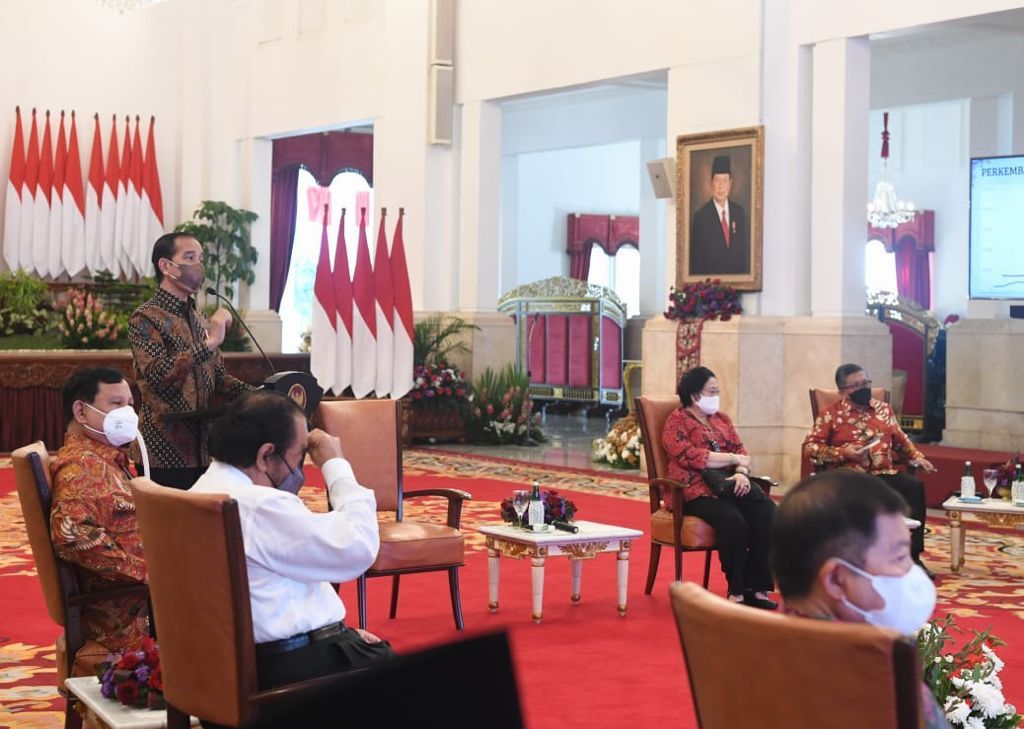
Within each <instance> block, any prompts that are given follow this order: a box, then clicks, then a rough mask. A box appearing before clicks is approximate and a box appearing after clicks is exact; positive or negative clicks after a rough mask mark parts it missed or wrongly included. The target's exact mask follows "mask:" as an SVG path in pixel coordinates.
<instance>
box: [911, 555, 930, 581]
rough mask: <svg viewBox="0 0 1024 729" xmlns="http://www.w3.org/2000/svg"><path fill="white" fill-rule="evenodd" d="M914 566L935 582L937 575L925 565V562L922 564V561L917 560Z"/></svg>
mask: <svg viewBox="0 0 1024 729" xmlns="http://www.w3.org/2000/svg"><path fill="white" fill-rule="evenodd" d="M914 564H916V565H917V566H918V567H920V568H921V569H923V570H924V573H925V574H926V575H928V579H929V580H931V581H932V582H935V573H934V572H932V571H931V570H930V569H928V567H927V565H925V563H924V562H922V561H921V560H920V559H915V560H914Z"/></svg>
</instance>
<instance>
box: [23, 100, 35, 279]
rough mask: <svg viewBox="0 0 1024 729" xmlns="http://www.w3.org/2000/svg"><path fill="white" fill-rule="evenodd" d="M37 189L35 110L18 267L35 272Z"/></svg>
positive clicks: (26, 155) (30, 137) (26, 159)
mask: <svg viewBox="0 0 1024 729" xmlns="http://www.w3.org/2000/svg"><path fill="white" fill-rule="evenodd" d="M38 189H39V128H38V126H36V110H35V109H33V110H32V129H31V131H30V132H29V134H28V150H27V151H26V152H25V184H24V185H23V186H22V188H21V232H20V233H19V235H18V237H19V238H20V239H21V246H20V250H19V253H18V265H19V266H21V267H22V269H24V270H25V271H28V272H30V273H31V272H32V271H34V270H35V267H36V262H35V257H34V256H33V255H32V243H33V240H34V238H35V235H34V228H35V225H36V214H35V206H36V202H35V201H36V191H37V190H38Z"/></svg>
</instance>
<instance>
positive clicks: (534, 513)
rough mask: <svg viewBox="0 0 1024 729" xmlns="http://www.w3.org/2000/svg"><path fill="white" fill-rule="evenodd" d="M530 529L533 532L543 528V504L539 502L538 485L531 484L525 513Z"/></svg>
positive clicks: (535, 483)
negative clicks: (531, 487)
mask: <svg viewBox="0 0 1024 729" xmlns="http://www.w3.org/2000/svg"><path fill="white" fill-rule="evenodd" d="M527 517H528V519H529V521H530V527H531V528H532V529H533V530H534V531H535V532H537V531H540V530H542V529H543V528H544V502H543V501H541V500H540V483H539V482H538V481H534V482H533V493H532V494H531V495H530V507H529V511H527Z"/></svg>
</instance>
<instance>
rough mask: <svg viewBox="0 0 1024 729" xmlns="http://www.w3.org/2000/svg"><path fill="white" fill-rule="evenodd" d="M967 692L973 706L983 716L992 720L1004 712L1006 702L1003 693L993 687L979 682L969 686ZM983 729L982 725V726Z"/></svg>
mask: <svg viewBox="0 0 1024 729" xmlns="http://www.w3.org/2000/svg"><path fill="white" fill-rule="evenodd" d="M969 690H970V692H971V695H972V696H973V697H974V706H975V707H976V708H977V709H978V711H980V712H981V713H982V714H983V715H984V716H986V717H989V718H992V717H995V716H1000V715H1001V714H1002V713H1003V711H1004V710H1005V705H1006V700H1005V699H1004V698H1003V692H1002V691H1000V690H999V689H997V688H996V687H994V686H989V685H988V684H985V683H981V682H980V681H979V682H974V683H970V684H969ZM982 729H984V724H982Z"/></svg>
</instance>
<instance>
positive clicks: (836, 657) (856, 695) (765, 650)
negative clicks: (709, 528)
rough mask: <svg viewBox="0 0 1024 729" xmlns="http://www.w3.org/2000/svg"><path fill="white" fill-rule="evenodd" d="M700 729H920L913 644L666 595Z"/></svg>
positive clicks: (888, 634) (857, 627)
mask: <svg viewBox="0 0 1024 729" xmlns="http://www.w3.org/2000/svg"><path fill="white" fill-rule="evenodd" d="M669 596H670V598H671V601H672V609H673V611H674V612H675V617H676V624H677V626H678V628H679V638H680V640H681V642H682V648H683V655H684V657H685V659H686V671H687V674H688V676H689V679H690V690H691V692H692V694H693V703H694V708H695V709H696V712H697V721H698V723H699V725H700V726H701V727H702V729H733V728H734V727H744V729H775V728H776V727H829V729H863V728H864V727H871V729H918V728H919V727H920V726H921V720H922V708H921V693H920V692H921V686H922V684H921V668H920V665H919V664H918V658H917V646H916V645H915V644H914V642H913V641H912V640H910V639H905V638H902V637H900V636H899V635H897V633H896V632H895V631H891V630H884V629H881V628H876V627H875V626H872V625H866V624H864V623H856V624H855V623H839V622H826V621H822V620H809V619H806V618H798V617H793V616H789V615H783V614H779V613H773V612H768V611H765V610H750V609H748V608H744V607H742V606H740V605H736V604H734V603H731V602H729V601H728V600H725V599H723V598H720V597H717V596H715V595H712V594H711V593H709V592H708V591H707V590H702V589H701V588H699V587H697V585H695V584H692V583H685V584H684V583H678V584H675V585H672V587H671V588H670V589H669Z"/></svg>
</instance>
